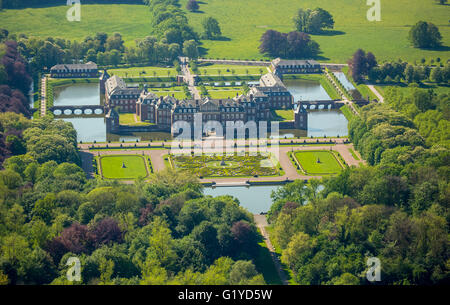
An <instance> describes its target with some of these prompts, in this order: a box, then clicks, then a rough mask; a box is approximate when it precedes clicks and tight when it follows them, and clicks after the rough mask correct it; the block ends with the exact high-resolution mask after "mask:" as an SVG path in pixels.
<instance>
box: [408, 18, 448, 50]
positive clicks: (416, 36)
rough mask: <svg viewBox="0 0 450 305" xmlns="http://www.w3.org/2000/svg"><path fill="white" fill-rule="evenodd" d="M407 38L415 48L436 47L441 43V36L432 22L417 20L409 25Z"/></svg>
mask: <svg viewBox="0 0 450 305" xmlns="http://www.w3.org/2000/svg"><path fill="white" fill-rule="evenodd" d="M409 40H410V41H411V43H412V45H413V46H414V47H416V48H436V47H439V46H440V45H441V40H442V36H441V33H439V29H438V28H437V26H435V25H434V24H433V23H431V22H425V21H419V22H417V23H416V24H415V25H413V26H412V27H411V30H410V31H409Z"/></svg>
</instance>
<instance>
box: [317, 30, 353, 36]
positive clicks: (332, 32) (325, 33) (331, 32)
mask: <svg viewBox="0 0 450 305" xmlns="http://www.w3.org/2000/svg"><path fill="white" fill-rule="evenodd" d="M345 34H346V33H345V32H343V31H338V30H328V31H322V32H320V33H314V34H312V35H317V36H339V35H345Z"/></svg>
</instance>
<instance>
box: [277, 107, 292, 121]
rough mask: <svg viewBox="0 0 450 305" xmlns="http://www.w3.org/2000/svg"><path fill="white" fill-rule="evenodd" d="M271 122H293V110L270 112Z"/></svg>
mask: <svg viewBox="0 0 450 305" xmlns="http://www.w3.org/2000/svg"><path fill="white" fill-rule="evenodd" d="M272 120H274V121H293V120H294V110H272Z"/></svg>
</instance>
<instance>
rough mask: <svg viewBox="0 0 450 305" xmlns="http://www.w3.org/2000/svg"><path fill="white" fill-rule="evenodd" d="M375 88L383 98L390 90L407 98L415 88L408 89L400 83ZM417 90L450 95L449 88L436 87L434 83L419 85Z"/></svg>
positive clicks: (404, 84) (408, 87)
mask: <svg viewBox="0 0 450 305" xmlns="http://www.w3.org/2000/svg"><path fill="white" fill-rule="evenodd" d="M375 88H376V89H377V90H378V92H379V93H380V94H381V95H383V97H384V95H385V94H386V91H387V90H388V89H390V88H398V89H399V90H400V91H401V92H402V93H403V94H404V95H406V96H407V95H409V94H410V93H411V91H412V90H413V89H414V88H416V87H410V86H408V85H407V84H406V83H400V84H396V85H392V84H382V85H376V86H375ZM419 88H422V89H433V91H434V93H436V94H438V95H439V94H442V93H447V94H450V87H449V86H438V85H436V84H435V83H425V84H421V86H420V87H419Z"/></svg>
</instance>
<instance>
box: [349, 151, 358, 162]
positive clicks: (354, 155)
mask: <svg viewBox="0 0 450 305" xmlns="http://www.w3.org/2000/svg"><path fill="white" fill-rule="evenodd" d="M348 151H349V152H350V153H351V154H352V156H353V158H354V159H355V160H360V159H359V157H358V155H357V154H356V152H355V151H354V150H353V149H351V148H349V149H348Z"/></svg>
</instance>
